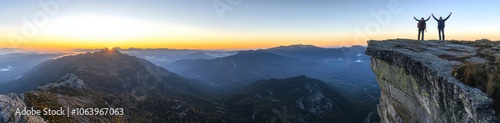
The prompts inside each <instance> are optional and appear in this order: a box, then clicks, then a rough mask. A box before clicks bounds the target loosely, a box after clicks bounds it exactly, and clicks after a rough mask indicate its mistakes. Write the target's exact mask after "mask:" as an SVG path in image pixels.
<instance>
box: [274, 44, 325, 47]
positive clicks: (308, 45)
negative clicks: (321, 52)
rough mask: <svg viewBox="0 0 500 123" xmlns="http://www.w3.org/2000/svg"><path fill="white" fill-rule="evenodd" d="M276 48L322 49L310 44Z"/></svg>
mask: <svg viewBox="0 0 500 123" xmlns="http://www.w3.org/2000/svg"><path fill="white" fill-rule="evenodd" d="M276 48H320V47H317V46H314V45H310V44H292V45H288V46H286V45H281V46H279V47H276Z"/></svg>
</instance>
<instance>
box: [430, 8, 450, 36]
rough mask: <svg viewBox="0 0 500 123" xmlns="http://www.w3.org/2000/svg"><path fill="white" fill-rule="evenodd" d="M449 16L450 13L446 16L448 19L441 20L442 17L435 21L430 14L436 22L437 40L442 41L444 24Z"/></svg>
mask: <svg viewBox="0 0 500 123" xmlns="http://www.w3.org/2000/svg"><path fill="white" fill-rule="evenodd" d="M450 16H451V12H450V15H448V17H446V18H445V19H443V17H439V19H437V18H436V17H435V16H434V14H432V17H433V18H434V20H436V21H437V22H438V35H439V40H443V41H444V22H445V21H446V20H448V18H450Z"/></svg>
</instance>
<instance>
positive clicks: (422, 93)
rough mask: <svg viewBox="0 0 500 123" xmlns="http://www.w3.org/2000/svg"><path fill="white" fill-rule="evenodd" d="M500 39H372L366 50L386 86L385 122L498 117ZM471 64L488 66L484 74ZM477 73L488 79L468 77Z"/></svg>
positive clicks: (381, 110) (444, 121)
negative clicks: (497, 68) (497, 70)
mask: <svg viewBox="0 0 500 123" xmlns="http://www.w3.org/2000/svg"><path fill="white" fill-rule="evenodd" d="M499 44H500V43H499V42H491V41H487V40H480V41H473V42H470V41H415V40H404V39H396V40H385V41H369V42H368V49H367V50H366V54H368V55H370V56H372V59H371V65H372V69H373V71H374V72H375V74H376V76H377V82H378V83H379V86H380V88H381V90H382V92H381V97H380V104H379V106H378V113H379V115H380V118H381V122H384V123H410V122H421V123H430V122H436V123H456V122H460V123H464V122H472V123H475V122H478V123H479V122H498V115H497V114H498V113H495V108H494V107H495V105H497V104H496V103H494V102H496V99H498V98H497V97H496V95H494V94H493V95H492V94H491V93H493V92H497V91H498V88H497V86H495V85H496V84H497V83H499V81H498V80H497V79H496V78H498V77H499V75H498V74H499V72H496V71H495V70H496V69H495V66H498V62H499V59H500V56H499V50H500V46H499ZM468 64H480V65H483V67H481V68H483V69H485V70H488V71H482V72H483V74H485V76H483V75H481V76H480V74H477V73H474V71H472V72H471V70H469V69H471V68H467V70H465V68H463V67H464V66H467V65H468ZM478 68H479V67H478ZM474 76H476V77H474ZM477 76H479V77H477ZM470 78H472V79H470ZM474 78H483V79H484V81H486V82H482V81H483V80H479V79H477V81H475V82H473V83H474V84H471V83H472V82H467V81H464V80H476V79H474ZM485 83H486V84H485ZM488 83H489V84H488ZM488 88H490V89H488ZM488 90H489V91H491V93H490V94H487V93H486V92H489V91H488ZM497 112H498V111H497Z"/></svg>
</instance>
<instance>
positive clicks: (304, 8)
mask: <svg viewBox="0 0 500 123" xmlns="http://www.w3.org/2000/svg"><path fill="white" fill-rule="evenodd" d="M42 1H50V0H42ZM215 1H219V2H221V3H223V4H224V5H228V6H229V8H231V9H233V10H232V11H227V12H225V13H223V17H224V19H221V18H220V16H219V14H218V13H217V9H216V7H214V2H215ZM228 1H238V0H148V1H136V0H119V1H118V0H106V1H102V0H85V1H83V0H69V1H68V2H67V3H66V4H63V5H60V11H59V12H58V13H57V15H56V16H54V17H53V18H50V20H49V24H48V25H46V26H43V27H40V33H38V34H37V35H36V37H35V38H33V39H30V40H33V41H32V42H31V45H41V43H43V42H50V41H47V40H48V39H49V38H48V37H50V38H53V37H55V36H54V35H56V34H57V35H58V36H61V35H62V37H64V35H65V34H66V33H53V32H57V31H51V29H52V26H57V25H60V23H56V22H64V18H71V17H74V18H78V17H75V16H80V17H79V19H81V18H82V17H88V16H92V17H95V18H97V19H98V18H99V17H113V18H115V19H109V20H110V21H121V20H133V21H134V22H139V21H140V23H141V24H144V23H147V24H152V26H149V27H138V28H141V29H143V30H145V31H151V30H148V29H150V28H153V27H155V25H165V24H169V25H174V26H166V27H163V26H156V27H161V28H170V27H171V28H172V29H171V30H168V31H165V30H163V29H159V32H162V33H159V34H158V35H155V36H150V35H148V36H149V37H148V36H142V37H141V38H140V39H141V40H142V39H153V38H154V39H162V40H155V42H168V41H171V42H193V43H192V44H194V43H199V42H196V41H192V40H201V39H207V41H205V42H207V43H211V42H212V41H213V42H214V43H224V42H221V41H218V40H226V39H227V41H228V42H231V43H232V42H242V43H243V44H242V45H255V48H258V47H268V46H272V45H277V44H285V45H286V44H296V43H302V44H314V45H319V46H325V47H331V46H348V45H357V44H361V45H364V44H366V41H365V38H356V37H357V36H358V35H359V31H356V30H360V31H361V32H363V33H365V34H364V35H367V39H388V38H416V37H417V36H416V33H417V29H416V25H417V24H416V21H414V20H413V16H416V17H417V18H420V17H423V16H425V17H428V16H429V15H430V14H431V13H434V14H435V15H436V16H438V17H439V16H447V15H448V14H449V12H453V15H452V16H451V18H450V19H449V20H448V21H447V22H446V25H447V26H446V30H445V33H446V34H447V39H457V40H475V39H482V38H489V39H492V40H499V38H500V24H499V22H500V16H498V15H497V13H498V12H499V11H500V8H498V7H497V6H498V5H500V1H494V0H490V1H452V0H440V1H431V0H418V1H417V0H364V1H361V0H314V1H312V0H241V3H239V4H238V5H231V4H230V3H229V2H228ZM37 2H38V1H30V0H3V1H1V2H0V9H1V10H0V16H2V17H1V18H0V42H1V43H2V44H3V45H1V44H0V47H10V46H9V45H6V44H7V42H8V41H6V40H8V39H7V38H2V37H6V36H7V34H8V33H10V32H14V33H16V34H20V33H21V30H22V28H23V27H22V26H23V24H24V22H23V18H28V19H30V18H31V17H32V16H33V15H34V13H36V12H38V11H41V10H42V9H41V7H40V5H38V3H37ZM392 2H396V3H399V4H398V5H397V6H396V8H399V9H400V10H401V11H400V12H398V13H391V14H390V17H391V18H390V20H389V21H388V23H387V24H382V23H380V22H379V21H377V19H376V18H377V17H375V16H374V15H373V14H372V12H375V13H377V12H381V11H387V10H388V9H389V8H390V7H388V4H390V3H392ZM84 19H85V18H84ZM70 20H72V21H77V22H73V23H71V24H73V25H76V24H77V23H84V22H78V20H75V19H70ZM81 21H89V19H85V20H81ZM90 21H92V20H91V19H90ZM51 22H52V23H51ZM125 22H129V21H125ZM97 23H98V22H97ZM92 24H95V23H92ZM373 24H375V25H378V26H380V27H379V28H376V29H375V28H374V26H373ZM177 25H181V26H179V27H177ZM427 25H428V26H427V28H428V29H427V33H426V39H437V29H436V26H437V23H436V22H435V21H434V20H430V21H429V22H428V24H427ZM366 27H368V29H366ZM74 28H80V27H78V26H75V27H74ZM103 28H104V27H103ZM179 28H189V29H186V30H183V29H181V30H182V31H176V29H179ZM85 29H86V30H101V29H99V28H98V27H95V29H92V28H85ZM104 30H106V29H104ZM367 30H368V31H367ZM110 31H111V30H110ZM155 31H158V30H153V31H151V32H155ZM163 32H183V33H182V34H181V33H168V34H172V35H174V36H173V37H175V36H177V35H183V36H184V37H189V38H186V39H184V38H183V39H182V40H180V39H179V36H177V37H175V38H173V37H168V36H163V34H165V35H168V34H166V33H163ZM78 33H92V31H86V32H78ZM134 33H135V32H134ZM124 34H129V33H123V34H122V33H117V34H116V35H124ZM86 36H87V35H86ZM197 36H198V37H200V38H196V39H195V38H192V37H197ZM250 37H252V38H253V37H259V38H256V39H255V42H256V43H253V44H244V43H245V42H248V41H250V40H246V39H248V38H250ZM96 38H102V37H98V36H96ZM105 38H106V39H108V38H109V39H111V38H112V37H105ZM181 38H182V37H181ZM1 39H3V40H1ZM64 39H66V40H71V38H69V39H68V38H64ZM103 39H104V38H103ZM130 39H132V38H130ZM134 39H135V38H134ZM137 39H139V38H137ZM174 39H175V40H174ZM177 39H179V40H177ZM117 40H118V39H116V40H113V41H108V40H99V41H96V43H95V44H96V45H108V44H106V43H99V42H113V43H116V44H120V46H131V47H132V45H135V44H134V43H135V42H137V41H128V40H124V39H119V40H123V41H121V42H120V41H117ZM122 42H123V44H121V43H122ZM200 42H201V41H200ZM23 43H24V42H23ZM51 43H54V42H51ZM150 43H154V42H150ZM266 43H268V44H267V45H266ZM160 44H161V45H165V47H168V46H169V45H168V44H167V43H160ZM192 44H189V45H188V44H187V45H175V46H178V47H184V48H190V47H189V46H190V45H192ZM31 45H30V42H28V43H26V44H24V45H22V46H27V47H35V46H31ZM141 45H142V44H141ZM234 45H238V43H234ZM64 46H68V47H70V45H64ZM144 46H145V47H147V46H148V45H144ZM172 46H174V45H173V44H172ZM217 46H218V45H217ZM214 47H216V46H214ZM221 47H223V46H222V45H221ZM193 48H195V47H193ZM234 48H238V47H234ZM242 48H243V47H242ZM248 48H251V47H248Z"/></svg>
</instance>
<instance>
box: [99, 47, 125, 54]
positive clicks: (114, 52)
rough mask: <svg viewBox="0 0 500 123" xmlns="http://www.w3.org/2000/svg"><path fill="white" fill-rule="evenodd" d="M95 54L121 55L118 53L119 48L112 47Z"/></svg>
mask: <svg viewBox="0 0 500 123" xmlns="http://www.w3.org/2000/svg"><path fill="white" fill-rule="evenodd" d="M96 53H101V54H122V53H121V52H120V49H119V48H116V47H113V48H103V49H101V50H100V51H99V52H96Z"/></svg>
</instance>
